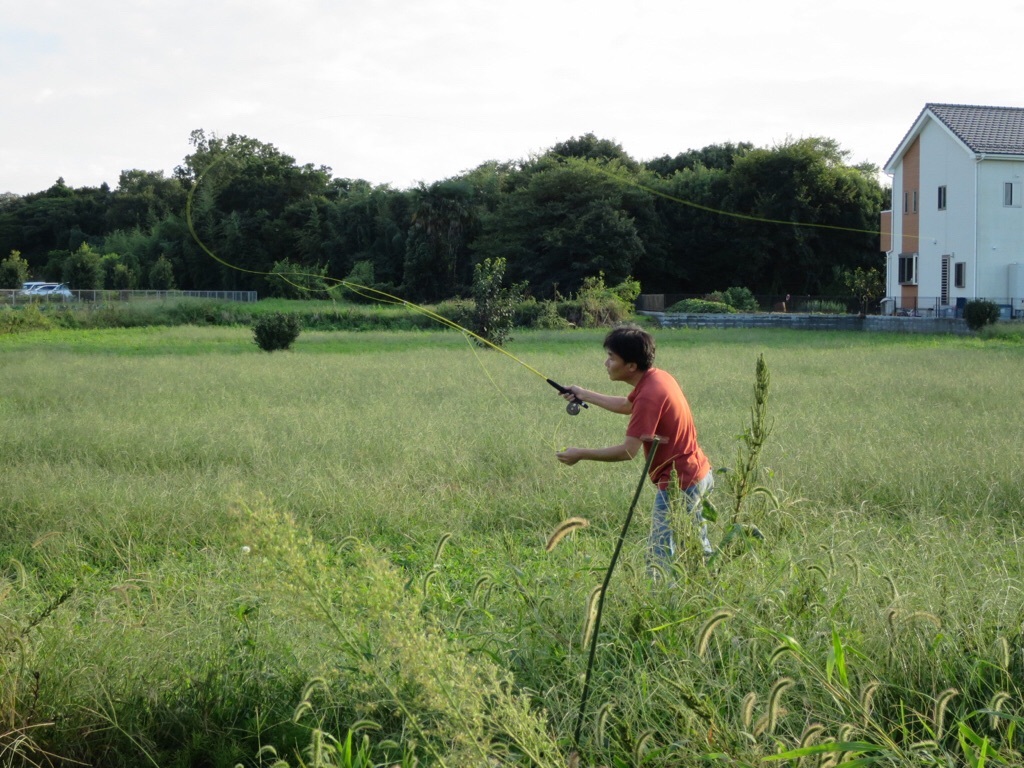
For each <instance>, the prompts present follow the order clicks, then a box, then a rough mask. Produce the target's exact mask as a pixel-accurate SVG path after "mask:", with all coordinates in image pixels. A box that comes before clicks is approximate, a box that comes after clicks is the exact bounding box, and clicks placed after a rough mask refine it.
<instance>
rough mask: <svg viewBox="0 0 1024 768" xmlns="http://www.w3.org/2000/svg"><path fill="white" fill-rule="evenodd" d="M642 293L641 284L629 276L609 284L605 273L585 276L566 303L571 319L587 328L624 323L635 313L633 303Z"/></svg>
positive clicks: (564, 305) (568, 315) (564, 303)
mask: <svg viewBox="0 0 1024 768" xmlns="http://www.w3.org/2000/svg"><path fill="white" fill-rule="evenodd" d="M639 295H640V283H638V282H637V281H636V280H633V279H632V278H629V277H627V278H626V279H625V280H623V281H622V282H621V283H619V284H618V285H613V286H607V285H605V283H604V273H603V272H599V273H598V274H597V275H596V276H590V277H585V278H583V285H582V286H581V287H580V290H579V292H578V293H577V294H576V296H575V297H574V298H572V299H570V300H569V301H565V302H563V303H562V307H563V309H564V312H565V315H566V318H567V319H568V321H569V322H571V323H574V324H575V325H578V326H580V327H584V328H597V327H602V326H608V325H615V324H616V323H621V322H622V321H623V320H628V319H630V318H631V317H632V316H633V302H634V301H635V300H636V297H637V296H639Z"/></svg>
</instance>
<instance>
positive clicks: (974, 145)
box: [924, 104, 1024, 155]
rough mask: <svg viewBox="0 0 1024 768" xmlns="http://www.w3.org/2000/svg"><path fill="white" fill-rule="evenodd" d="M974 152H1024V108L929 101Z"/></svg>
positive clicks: (930, 109)
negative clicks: (934, 102)
mask: <svg viewBox="0 0 1024 768" xmlns="http://www.w3.org/2000/svg"><path fill="white" fill-rule="evenodd" d="M924 108H925V109H926V110H929V111H931V113H932V114H934V115H935V117H937V118H938V119H939V120H940V121H942V123H943V124H944V125H945V126H946V127H947V128H949V130H951V131H952V132H953V133H954V134H956V136H957V138H959V139H960V140H961V141H962V142H963V143H964V144H966V145H967V146H968V148H969V149H970V150H971V151H972V152H977V153H979V154H980V153H983V152H985V153H990V154H999V155H1024V109H1022V108H1018V107H977V106H971V105H967V104H926V105H925V107H924Z"/></svg>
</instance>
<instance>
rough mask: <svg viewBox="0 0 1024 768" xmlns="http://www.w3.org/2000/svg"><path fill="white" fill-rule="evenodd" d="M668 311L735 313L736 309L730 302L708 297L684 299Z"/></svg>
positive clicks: (714, 313)
mask: <svg viewBox="0 0 1024 768" xmlns="http://www.w3.org/2000/svg"><path fill="white" fill-rule="evenodd" d="M665 311H666V312H680V313H684V314H689V315H734V314H736V310H735V309H733V308H732V307H730V306H729V305H728V304H725V303H724V302H719V301H708V300H707V299H683V300H682V301H677V302H676V303H675V304H673V305H672V306H671V307H669V308H668V309H667V310H665Z"/></svg>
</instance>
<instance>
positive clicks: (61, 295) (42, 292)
mask: <svg viewBox="0 0 1024 768" xmlns="http://www.w3.org/2000/svg"><path fill="white" fill-rule="evenodd" d="M28 295H29V296H38V297H40V298H46V299H62V300H63V301H68V300H69V299H73V298H75V295H74V294H73V293H72V292H71V289H70V288H68V287H67V285H65V284H64V283H42V284H40V285H37V286H36V287H35V288H33V289H32V290H31V291H29V293H28Z"/></svg>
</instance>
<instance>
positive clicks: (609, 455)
mask: <svg viewBox="0 0 1024 768" xmlns="http://www.w3.org/2000/svg"><path fill="white" fill-rule="evenodd" d="M590 402H594V401H593V400H591V401H590ZM594 404H595V405H596V404H597V403H594ZM641 445H643V443H642V442H641V441H640V438H638V437H627V438H626V439H625V440H623V441H622V443H621V444H619V445H609V446H608V447H607V448H566V449H565V450H564V451H560V452H558V453H556V454H555V456H556V457H557V458H558V460H559V461H560V462H562V463H563V464H568V465H569V466H570V467H571V466H572V465H573V464H575V463H576V462H578V461H630V460H632V458H633V457H634V456H636V455H637V454H638V453H640V447H641Z"/></svg>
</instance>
